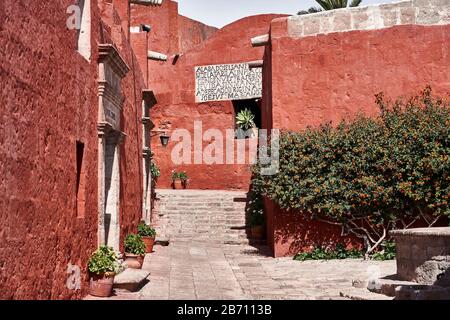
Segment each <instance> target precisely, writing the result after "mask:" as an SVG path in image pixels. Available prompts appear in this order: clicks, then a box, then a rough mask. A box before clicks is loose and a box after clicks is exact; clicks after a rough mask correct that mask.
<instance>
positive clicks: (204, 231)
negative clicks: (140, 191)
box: [109, 190, 395, 300]
mask: <svg viewBox="0 0 450 320" xmlns="http://www.w3.org/2000/svg"><path fill="white" fill-rule="evenodd" d="M245 200H246V193H245V192H242V191H238V192H236V191H220V190H209V191H205V190H157V195H156V205H155V210H154V221H153V223H154V225H155V226H156V229H157V232H158V234H159V236H163V237H164V238H168V239H170V244H169V245H168V246H161V245H156V246H155V247H154V252H153V253H150V254H147V255H146V257H145V261H144V264H143V267H142V270H144V271H146V272H148V273H149V276H148V277H147V281H145V283H143V284H142V286H141V287H140V288H139V289H138V291H137V292H128V291H125V290H122V289H115V295H114V296H112V297H110V298H109V299H144V300H145V299H148V300H167V299H170V300H197V299H199V300H204V299H214V300H222V299H227V300H236V299H239V300H247V299H270V300H271V299H314V300H315V299H343V297H341V292H347V293H348V292H350V293H351V292H353V291H354V290H356V289H355V288H353V287H352V281H353V280H354V279H367V278H368V277H369V276H371V274H369V272H372V273H373V270H375V271H376V272H378V274H377V275H376V276H386V275H390V274H394V273H395V262H394V261H388V262H374V261H363V260H361V259H347V260H331V261H305V262H300V261H294V260H293V259H292V258H291V257H286V258H273V257H272V255H271V252H270V250H269V248H268V247H267V246H266V245H262V244H255V243H254V242H253V241H251V240H250V239H247V234H246V227H247V221H246V218H245V215H246V210H245V208H246V201H245ZM358 294H363V295H366V296H367V295H368V292H367V290H365V289H364V290H363V289H360V291H359V292H358ZM376 296H379V297H378V299H380V298H382V297H383V296H381V295H376ZM367 298H368V299H375V298H377V297H375V296H373V294H372V295H370V294H369V297H367Z"/></svg>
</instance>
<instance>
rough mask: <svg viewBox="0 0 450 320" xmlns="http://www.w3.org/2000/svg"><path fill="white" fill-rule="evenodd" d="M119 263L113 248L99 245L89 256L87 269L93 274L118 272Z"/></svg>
mask: <svg viewBox="0 0 450 320" xmlns="http://www.w3.org/2000/svg"><path fill="white" fill-rule="evenodd" d="M120 269H121V265H120V262H119V260H118V257H117V255H116V253H115V252H114V249H113V248H111V247H107V246H101V247H100V248H98V249H97V250H96V251H95V252H94V253H93V254H92V256H91V258H90V259H89V262H88V270H89V272H91V273H94V274H98V275H101V274H104V273H118V272H120Z"/></svg>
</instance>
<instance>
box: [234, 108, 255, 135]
mask: <svg viewBox="0 0 450 320" xmlns="http://www.w3.org/2000/svg"><path fill="white" fill-rule="evenodd" d="M236 124H237V126H238V128H239V129H242V130H248V129H251V128H254V127H256V125H255V115H254V114H253V113H252V112H251V111H250V110H249V109H247V108H245V109H244V110H241V111H240V112H239V113H238V114H237V115H236Z"/></svg>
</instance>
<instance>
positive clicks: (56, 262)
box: [0, 0, 143, 299]
mask: <svg viewBox="0 0 450 320" xmlns="http://www.w3.org/2000/svg"><path fill="white" fill-rule="evenodd" d="M91 2H92V11H91V15H92V21H93V23H92V26H93V27H92V31H91V32H92V43H91V44H92V57H91V62H90V63H89V62H88V61H86V60H85V59H84V58H83V57H82V56H81V55H80V54H79V53H78V52H77V51H76V48H75V43H76V41H75V37H76V33H75V31H74V30H67V28H66V19H67V17H68V15H66V9H67V7H68V6H69V5H71V4H73V2H72V1H62V0H60V1H51V2H49V1H44V2H42V1H17V0H16V1H12V0H6V1H1V2H0V24H1V28H0V52H1V56H2V59H1V60H0V83H1V84H2V85H1V86H0V94H1V97H2V108H0V221H1V227H0V299H50V298H52V299H75V298H80V297H82V296H83V295H85V294H86V293H87V285H88V283H87V268H86V266H87V260H88V258H89V256H90V254H91V253H92V251H93V250H95V249H96V247H97V226H98V199H97V198H98V197H97V178H98V175H97V166H98V163H97V144H98V136H97V110H98V109H97V108H98V89H97V87H98V84H97V78H98V74H97V72H98V67H97V58H98V54H97V44H98V43H100V42H101V43H103V42H107V41H108V39H125V38H126V37H125V35H124V34H123V33H122V32H121V31H120V30H121V28H120V20H119V24H118V25H115V24H112V25H109V26H108V27H106V28H104V29H101V28H100V11H99V9H98V7H97V1H91ZM107 6H109V5H107ZM104 9H105V12H106V11H108V9H107V8H104ZM112 16H117V14H116V15H111V17H112ZM5 17H8V18H7V19H6V18H5ZM111 21H112V20H111ZM95 26H98V27H95ZM30 30H41V31H42V30H44V31H45V32H30ZM100 30H103V31H100ZM108 30H109V31H111V32H113V34H112V37H111V35H110V34H108ZM117 32H120V34H118V33H117ZM116 44H117V46H118V47H119V51H120V53H121V54H122V56H123V57H124V59H125V60H126V63H127V64H128V65H129V66H130V67H132V68H134V70H133V71H131V72H130V73H129V74H128V75H127V77H126V79H125V80H124V81H123V83H122V85H123V95H124V96H125V102H124V109H123V110H124V116H123V123H124V125H123V131H124V132H126V134H127V135H128V137H127V139H126V141H125V143H124V145H123V148H122V161H121V164H120V170H121V175H122V181H123V184H122V188H121V192H122V199H121V222H122V239H123V236H124V235H125V233H128V232H129V231H131V230H135V228H136V224H137V223H138V221H139V219H140V216H141V194H142V187H141V186H142V182H141V180H140V177H141V176H142V175H141V172H140V170H141V169H140V168H141V167H142V165H141V163H142V162H141V161H142V160H141V158H142V156H141V133H140V132H139V130H138V128H139V125H140V114H139V112H140V110H141V109H140V107H141V101H140V91H141V88H142V86H143V78H142V75H141V74H140V71H139V70H138V66H137V63H136V61H135V60H136V59H135V57H134V56H133V54H132V52H131V49H130V46H129V44H128V43H127V42H118V43H116ZM77 140H78V141H81V142H83V143H84V145H85V147H84V162H85V165H86V168H85V169H86V170H85V171H86V173H87V175H86V192H85V215H84V217H77V213H76V179H77V177H76V141H77ZM68 263H70V264H73V265H78V266H80V267H81V276H82V284H81V285H82V288H81V290H78V291H71V290H68V289H67V288H66V280H67V276H68V275H67V274H66V271H67V265H68Z"/></svg>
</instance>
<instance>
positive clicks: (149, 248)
mask: <svg viewBox="0 0 450 320" xmlns="http://www.w3.org/2000/svg"><path fill="white" fill-rule="evenodd" d="M142 240H144V243H145V252H146V253H152V252H153V245H154V244H155V238H154V237H142Z"/></svg>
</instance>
